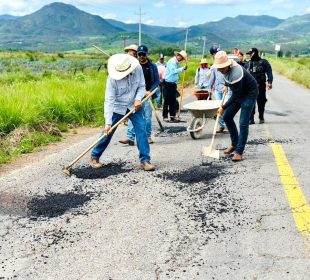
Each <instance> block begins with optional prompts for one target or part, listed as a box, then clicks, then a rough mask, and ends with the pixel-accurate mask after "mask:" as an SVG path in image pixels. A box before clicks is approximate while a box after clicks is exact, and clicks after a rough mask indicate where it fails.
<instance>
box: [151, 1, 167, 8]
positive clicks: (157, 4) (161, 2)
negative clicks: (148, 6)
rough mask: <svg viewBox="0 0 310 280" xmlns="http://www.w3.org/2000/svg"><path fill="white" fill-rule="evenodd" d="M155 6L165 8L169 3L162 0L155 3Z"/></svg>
mask: <svg viewBox="0 0 310 280" xmlns="http://www.w3.org/2000/svg"><path fill="white" fill-rule="evenodd" d="M153 6H154V7H156V8H163V7H166V6H167V4H166V3H165V2H164V1H160V2H157V3H154V4H153Z"/></svg>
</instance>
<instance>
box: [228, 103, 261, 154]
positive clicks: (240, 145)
mask: <svg viewBox="0 0 310 280" xmlns="http://www.w3.org/2000/svg"><path fill="white" fill-rule="evenodd" d="M255 102H256V98H240V99H238V100H236V101H235V102H234V103H232V104H231V105H230V106H228V107H227V108H226V109H225V111H224V114H223V119H224V121H225V123H226V126H227V128H228V131H229V134H230V139H231V145H232V146H234V147H237V149H236V153H237V154H240V155H242V153H243V151H244V147H245V144H246V142H247V140H248V135H249V121H250V117H251V113H252V110H253V107H254V105H255ZM240 108H241V112H240V119H239V130H240V133H239V135H238V129H237V127H236V124H235V122H234V117H235V115H236V114H237V112H238V111H239V110H240Z"/></svg>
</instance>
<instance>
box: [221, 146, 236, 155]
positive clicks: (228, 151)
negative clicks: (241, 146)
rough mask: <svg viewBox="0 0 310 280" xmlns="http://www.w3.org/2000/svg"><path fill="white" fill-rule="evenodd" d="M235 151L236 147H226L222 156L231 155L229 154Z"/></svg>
mask: <svg viewBox="0 0 310 280" xmlns="http://www.w3.org/2000/svg"><path fill="white" fill-rule="evenodd" d="M236 149H237V148H236V147H234V146H230V147H228V148H227V149H226V150H224V154H225V155H228V154H231V153H232V152H234V151H235V150H236Z"/></svg>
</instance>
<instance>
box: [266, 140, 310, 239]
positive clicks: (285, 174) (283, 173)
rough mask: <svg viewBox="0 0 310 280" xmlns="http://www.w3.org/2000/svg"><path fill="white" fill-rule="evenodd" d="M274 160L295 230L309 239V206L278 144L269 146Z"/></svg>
mask: <svg viewBox="0 0 310 280" xmlns="http://www.w3.org/2000/svg"><path fill="white" fill-rule="evenodd" d="M271 148H272V151H273V154H274V158H275V161H276V164H277V167H278V170H279V174H280V178H281V182H282V184H283V186H284V190H285V194H286V197H287V199H288V202H289V204H290V207H291V208H292V211H293V216H294V220H295V223H296V226H297V229H298V230H299V231H300V232H301V233H303V234H304V235H306V236H307V238H309V237H310V206H309V204H308V201H307V199H306V198H305V196H304V194H303V191H302V189H301V187H300V185H299V182H298V179H297V178H296V176H295V174H294V172H293V170H292V168H291V166H290V164H289V162H288V160H287V157H286V155H285V152H284V150H283V147H282V145H280V144H271Z"/></svg>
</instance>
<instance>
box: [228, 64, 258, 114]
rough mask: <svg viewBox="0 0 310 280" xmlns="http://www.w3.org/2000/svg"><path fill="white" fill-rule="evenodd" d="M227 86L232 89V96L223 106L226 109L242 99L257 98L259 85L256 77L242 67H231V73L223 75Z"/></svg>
mask: <svg viewBox="0 0 310 280" xmlns="http://www.w3.org/2000/svg"><path fill="white" fill-rule="evenodd" d="M223 77H224V80H225V82H226V84H227V85H228V86H229V88H231V90H232V95H231V97H230V98H229V99H228V101H227V102H226V103H225V104H224V105H223V108H224V109H226V108H227V107H228V106H230V105H231V104H232V103H234V102H235V101H238V99H240V98H257V96H258V85H257V82H256V80H255V79H254V77H253V76H252V75H251V74H250V73H249V72H248V71H247V70H246V69H245V68H243V67H242V66H241V65H239V64H238V65H236V66H234V67H231V68H230V69H229V71H228V72H227V73H225V74H223Z"/></svg>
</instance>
